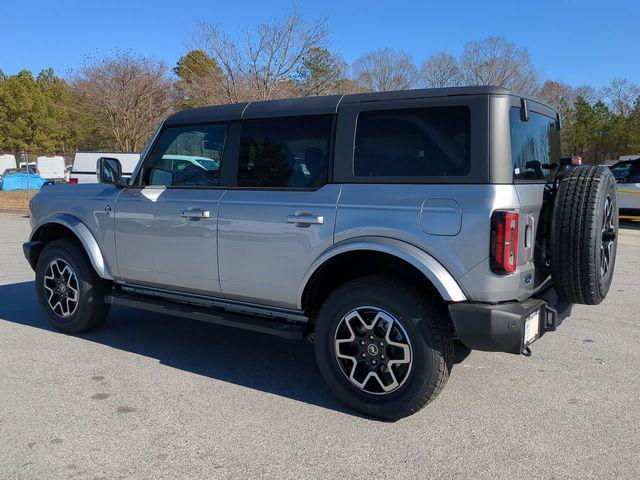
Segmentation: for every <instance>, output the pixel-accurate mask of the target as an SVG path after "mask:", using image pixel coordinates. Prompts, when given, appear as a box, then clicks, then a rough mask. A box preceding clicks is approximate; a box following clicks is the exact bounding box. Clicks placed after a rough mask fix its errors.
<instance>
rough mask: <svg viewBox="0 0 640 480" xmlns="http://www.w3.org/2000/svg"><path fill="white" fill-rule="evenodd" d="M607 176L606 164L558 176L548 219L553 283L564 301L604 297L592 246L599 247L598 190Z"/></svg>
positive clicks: (586, 301) (584, 301)
mask: <svg viewBox="0 0 640 480" xmlns="http://www.w3.org/2000/svg"><path fill="white" fill-rule="evenodd" d="M609 176H612V174H611V172H610V170H609V169H607V168H605V167H600V166H587V165H582V166H577V167H575V168H571V169H569V170H567V171H566V172H564V173H563V174H562V175H561V177H560V180H559V184H558V190H557V193H556V197H555V200H554V208H553V214H552V218H551V232H550V235H551V237H550V238H551V241H550V260H551V276H552V279H553V283H554V286H555V288H556V290H557V292H558V295H559V296H560V297H561V298H562V299H563V300H565V301H567V302H571V303H580V304H586V305H595V304H598V303H600V302H601V301H602V299H603V298H604V297H603V294H602V293H603V292H601V291H600V287H599V268H600V267H599V265H598V264H597V261H596V259H597V258H598V252H597V251H596V250H595V249H596V248H599V243H598V239H597V238H596V236H597V235H598V234H599V231H598V228H597V224H598V222H599V220H600V202H601V195H600V194H599V192H600V191H601V190H603V186H604V185H605V183H606V182H605V181H606V180H607V177H609ZM604 293H605V294H606V292H604Z"/></svg>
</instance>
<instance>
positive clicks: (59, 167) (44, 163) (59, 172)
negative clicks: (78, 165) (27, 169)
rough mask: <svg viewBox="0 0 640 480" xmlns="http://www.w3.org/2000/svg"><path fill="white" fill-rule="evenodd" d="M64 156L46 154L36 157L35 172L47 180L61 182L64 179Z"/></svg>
mask: <svg viewBox="0 0 640 480" xmlns="http://www.w3.org/2000/svg"><path fill="white" fill-rule="evenodd" d="M65 166H66V165H65V163H64V157H61V156H60V155H47V156H42V157H38V158H36V173H37V174H38V175H40V176H41V177H42V178H44V179H45V180H47V181H50V182H59V183H62V182H64V181H65V178H64V169H65Z"/></svg>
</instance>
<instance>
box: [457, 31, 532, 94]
mask: <svg viewBox="0 0 640 480" xmlns="http://www.w3.org/2000/svg"><path fill="white" fill-rule="evenodd" d="M460 67H461V70H462V74H463V78H464V83H465V84H467V85H496V86H499V87H505V88H509V89H511V90H514V91H515V92H519V93H523V94H535V93H536V92H537V91H538V88H539V85H538V75H537V73H536V70H535V68H534V67H533V64H532V63H531V57H530V56H529V52H528V51H527V49H526V48H518V47H516V45H514V44H513V43H511V42H508V41H506V40H505V39H504V38H502V37H487V38H485V39H483V40H480V41H477V42H468V43H467V44H466V45H465V46H464V49H463V52H462V55H461V56H460Z"/></svg>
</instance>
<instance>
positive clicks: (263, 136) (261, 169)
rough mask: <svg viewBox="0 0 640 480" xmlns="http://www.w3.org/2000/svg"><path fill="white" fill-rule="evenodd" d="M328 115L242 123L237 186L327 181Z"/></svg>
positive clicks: (313, 185)
mask: <svg viewBox="0 0 640 480" xmlns="http://www.w3.org/2000/svg"><path fill="white" fill-rule="evenodd" d="M332 123H333V119H332V117H330V116H323V117H305V118H275V119H274V118H272V119H265V120H249V121H246V122H245V123H243V125H242V133H241V140H240V157H239V165H238V186H239V187H280V188H319V187H321V186H322V185H324V184H325V183H327V173H328V165H329V156H330V143H331V126H332Z"/></svg>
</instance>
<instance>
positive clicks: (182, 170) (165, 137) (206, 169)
mask: <svg viewBox="0 0 640 480" xmlns="http://www.w3.org/2000/svg"><path fill="white" fill-rule="evenodd" d="M227 131H228V126H227V125H221V124H216V125H195V126H189V127H169V128H166V129H165V130H164V131H163V133H162V134H161V136H160V138H159V139H158V143H157V144H156V146H155V147H154V149H153V151H152V152H151V154H150V155H149V157H148V158H147V159H146V160H145V163H144V165H143V170H142V180H143V181H142V184H143V185H165V186H179V187H212V186H217V185H218V184H219V182H220V166H221V164H222V153H223V151H224V144H225V140H226V137H227Z"/></svg>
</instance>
